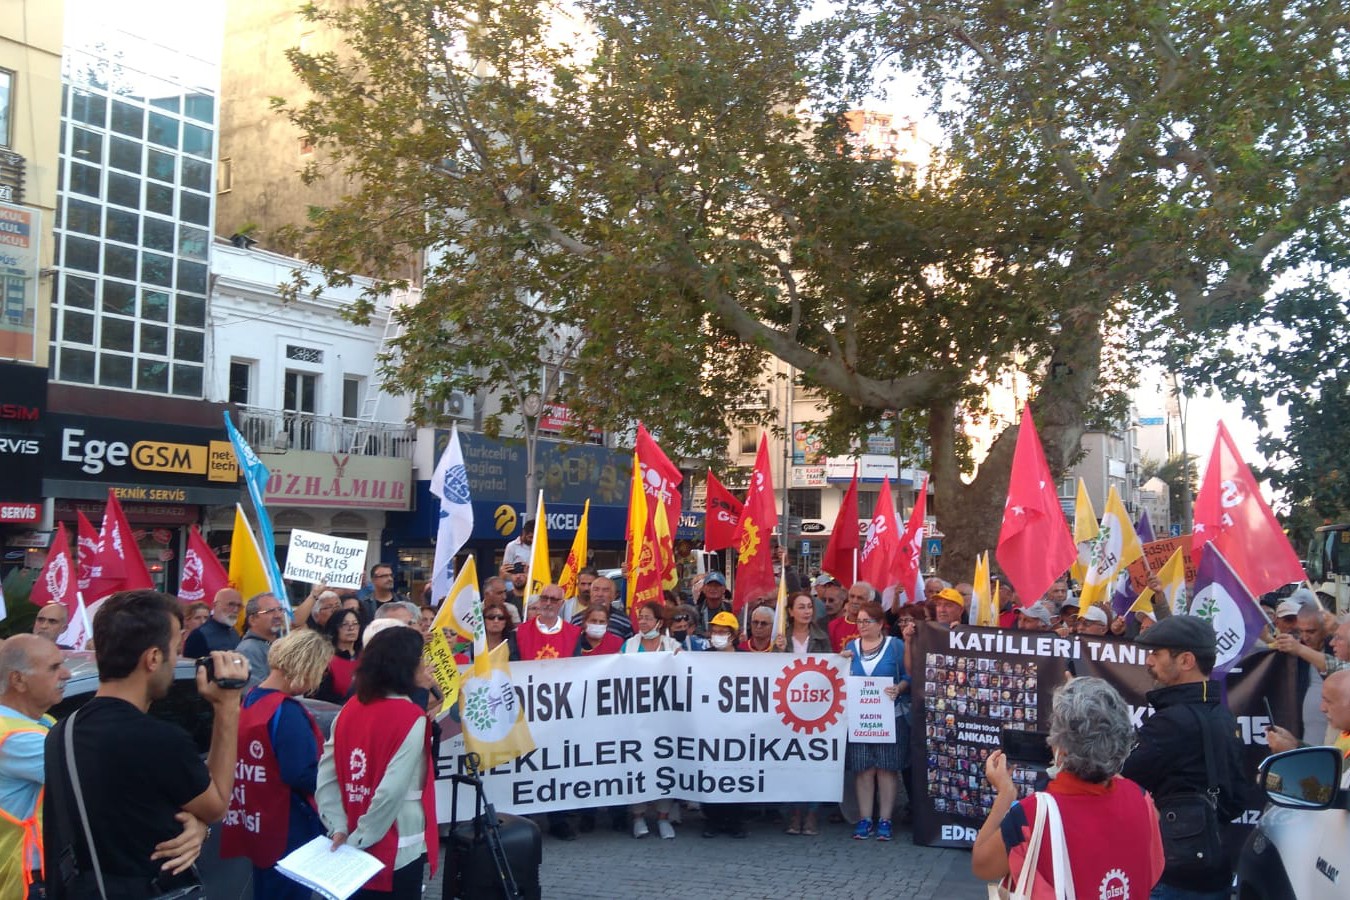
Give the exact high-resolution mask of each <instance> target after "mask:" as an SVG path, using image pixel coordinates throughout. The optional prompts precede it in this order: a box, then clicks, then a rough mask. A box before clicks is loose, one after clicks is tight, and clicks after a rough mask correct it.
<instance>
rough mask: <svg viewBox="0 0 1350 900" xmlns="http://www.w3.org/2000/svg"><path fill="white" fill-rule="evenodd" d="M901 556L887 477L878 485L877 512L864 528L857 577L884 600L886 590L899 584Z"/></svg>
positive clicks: (898, 531) (898, 527)
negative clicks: (864, 534)
mask: <svg viewBox="0 0 1350 900" xmlns="http://www.w3.org/2000/svg"><path fill="white" fill-rule="evenodd" d="M901 552H902V549H901V547H900V521H899V519H897V518H896V515H895V501H894V500H893V499H892V498H891V479H890V478H889V477H887V478H886V479H885V480H884V481H882V483H881V493H880V494H877V506H876V510H875V512H874V513H873V514H872V521H871V523H870V524H869V525H868V526H867V540H865V541H863V545H862V552H861V553H860V554H859V555H858V577H859V578H861V579H862V580H863V581H866V582H867V583H868V584H870V585H872V587H873V588H874V589H875V590H876V592H877V596H878V597H884V596H885V595H886V589H887V588H893V587H895V586H896V585H897V584H899V582H900V579H899V577H898V567H897V561H898V560H899V559H900V554H901ZM891 596H892V597H894V592H892V594H891Z"/></svg>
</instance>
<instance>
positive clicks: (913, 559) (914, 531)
mask: <svg viewBox="0 0 1350 900" xmlns="http://www.w3.org/2000/svg"><path fill="white" fill-rule="evenodd" d="M927 510H928V479H927V478H924V480H923V488H922V489H921V490H920V491H919V499H917V500H915V501H914V509H913V511H911V512H910V514H909V521H908V522H907V523H906V524H905V533H904V534H903V535H902V536H901V537H900V551H899V555H898V556H897V557H896V565H895V568H896V571H897V572H898V573H899V575H900V590H902V591H904V592H905V598H906V599H905V602H906V603H917V602H918V601H920V600H922V599H923V586H922V585H921V584H919V580H920V578H921V577H922V572H921V571H920V569H919V560H920V559H921V554H922V553H923V537H924V518H925V515H926V513H927Z"/></svg>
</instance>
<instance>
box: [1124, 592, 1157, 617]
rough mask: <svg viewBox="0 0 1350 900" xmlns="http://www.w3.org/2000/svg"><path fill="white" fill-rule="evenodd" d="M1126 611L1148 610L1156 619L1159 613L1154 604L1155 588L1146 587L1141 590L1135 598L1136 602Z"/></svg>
mask: <svg viewBox="0 0 1350 900" xmlns="http://www.w3.org/2000/svg"><path fill="white" fill-rule="evenodd" d="M1125 611H1126V612H1146V613H1149V614H1150V615H1152V616H1153V618H1155V619H1156V618H1157V617H1158V614H1157V611H1156V609H1155V608H1154V606H1153V588H1148V587H1146V588H1144V589H1143V590H1142V591H1140V592H1139V596H1138V597H1136V598H1134V602H1133V603H1131V604H1130V608H1129V609H1127V610H1125Z"/></svg>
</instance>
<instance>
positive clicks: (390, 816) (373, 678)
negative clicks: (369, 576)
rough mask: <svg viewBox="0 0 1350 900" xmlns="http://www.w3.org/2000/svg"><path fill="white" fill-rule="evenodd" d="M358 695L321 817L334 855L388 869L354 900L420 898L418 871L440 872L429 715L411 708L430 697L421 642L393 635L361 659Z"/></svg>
mask: <svg viewBox="0 0 1350 900" xmlns="http://www.w3.org/2000/svg"><path fill="white" fill-rule="evenodd" d="M355 682H356V695H355V696H353V697H352V698H351V699H350V700H348V701H347V704H346V705H345V706H343V707H342V712H340V713H338V717H337V719H335V720H334V722H333V735H332V737H330V738H329V739H328V743H327V745H325V747H324V752H323V759H321V760H320V762H319V782H318V791H317V792H316V796H317V798H318V801H319V815H320V816H321V817H322V819H323V823H324V825H325V826H326V827H327V830H328V833H329V834H331V835H332V837H333V846H334V847H338V846H340V845H341V844H343V843H349V844H351V845H352V846H353V847H356V848H358V849H360V850H365V851H366V852H367V853H370V854H371V855H373V856H374V857H375V858H376V859H378V860H380V861H381V862H382V863H384V868H383V869H382V870H381V871H380V872H379V873H378V874H377V875H375V876H374V877H373V878H371V879H370V881H368V882H366V885H365V887H363V888H362V889H361V890H360V891H357V892H356V894H355V895H354V896H356V897H358V898H407V900H420V898H421V896H422V865H423V863H424V862H425V861H426V860H427V858H428V856H430V859H431V870H432V871H433V872H435V871H436V860H437V852H438V850H439V845H438V843H437V835H436V792H435V784H434V777H435V766H434V765H433V764H432V758H431V729H430V728H429V727H428V723H427V716H426V710H424V709H422V708H420V707H419V706H418V705H417V704H416V703H414V702H413V701H412V700H410V699H409V697H410V696H411V695H412V693H413V692H414V691H416V690H417V689H419V688H429V687H431V675H430V674H429V673H428V672H427V669H426V666H425V665H424V664H423V662H422V635H421V634H420V633H419V632H418V631H417V630H416V629H414V628H408V627H401V626H400V627H394V628H387V629H385V630H384V631H381V632H380V633H379V634H377V635H375V636H374V637H373V638H371V639H370V641H369V642H368V643H367V644H366V646H365V647H364V648H363V649H362V651H361V658H360V661H359V662H358V663H357V665H356V676H355Z"/></svg>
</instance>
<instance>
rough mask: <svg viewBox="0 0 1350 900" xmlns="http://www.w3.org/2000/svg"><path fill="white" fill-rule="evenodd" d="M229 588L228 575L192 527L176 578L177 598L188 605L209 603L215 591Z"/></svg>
mask: <svg viewBox="0 0 1350 900" xmlns="http://www.w3.org/2000/svg"><path fill="white" fill-rule="evenodd" d="M229 586H230V576H229V573H228V572H226V571H225V567H224V566H222V565H221V564H220V560H218V559H216V555H215V554H214V553H212V552H211V548H210V547H208V546H207V545H206V539H205V538H203V537H202V533H201V532H200V531H198V530H197V526H196V525H193V526H192V530H191V531H190V532H188V539H187V551H186V552H184V553H183V572H182V574H181V575H180V576H179V578H178V597H179V599H180V600H184V601H186V602H188V603H196V602H197V601H199V600H200V601H203V602H206V603H210V602H212V601H213V600H214V599H215V596H216V591H219V590H221V589H222V588H227V587H229Z"/></svg>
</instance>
